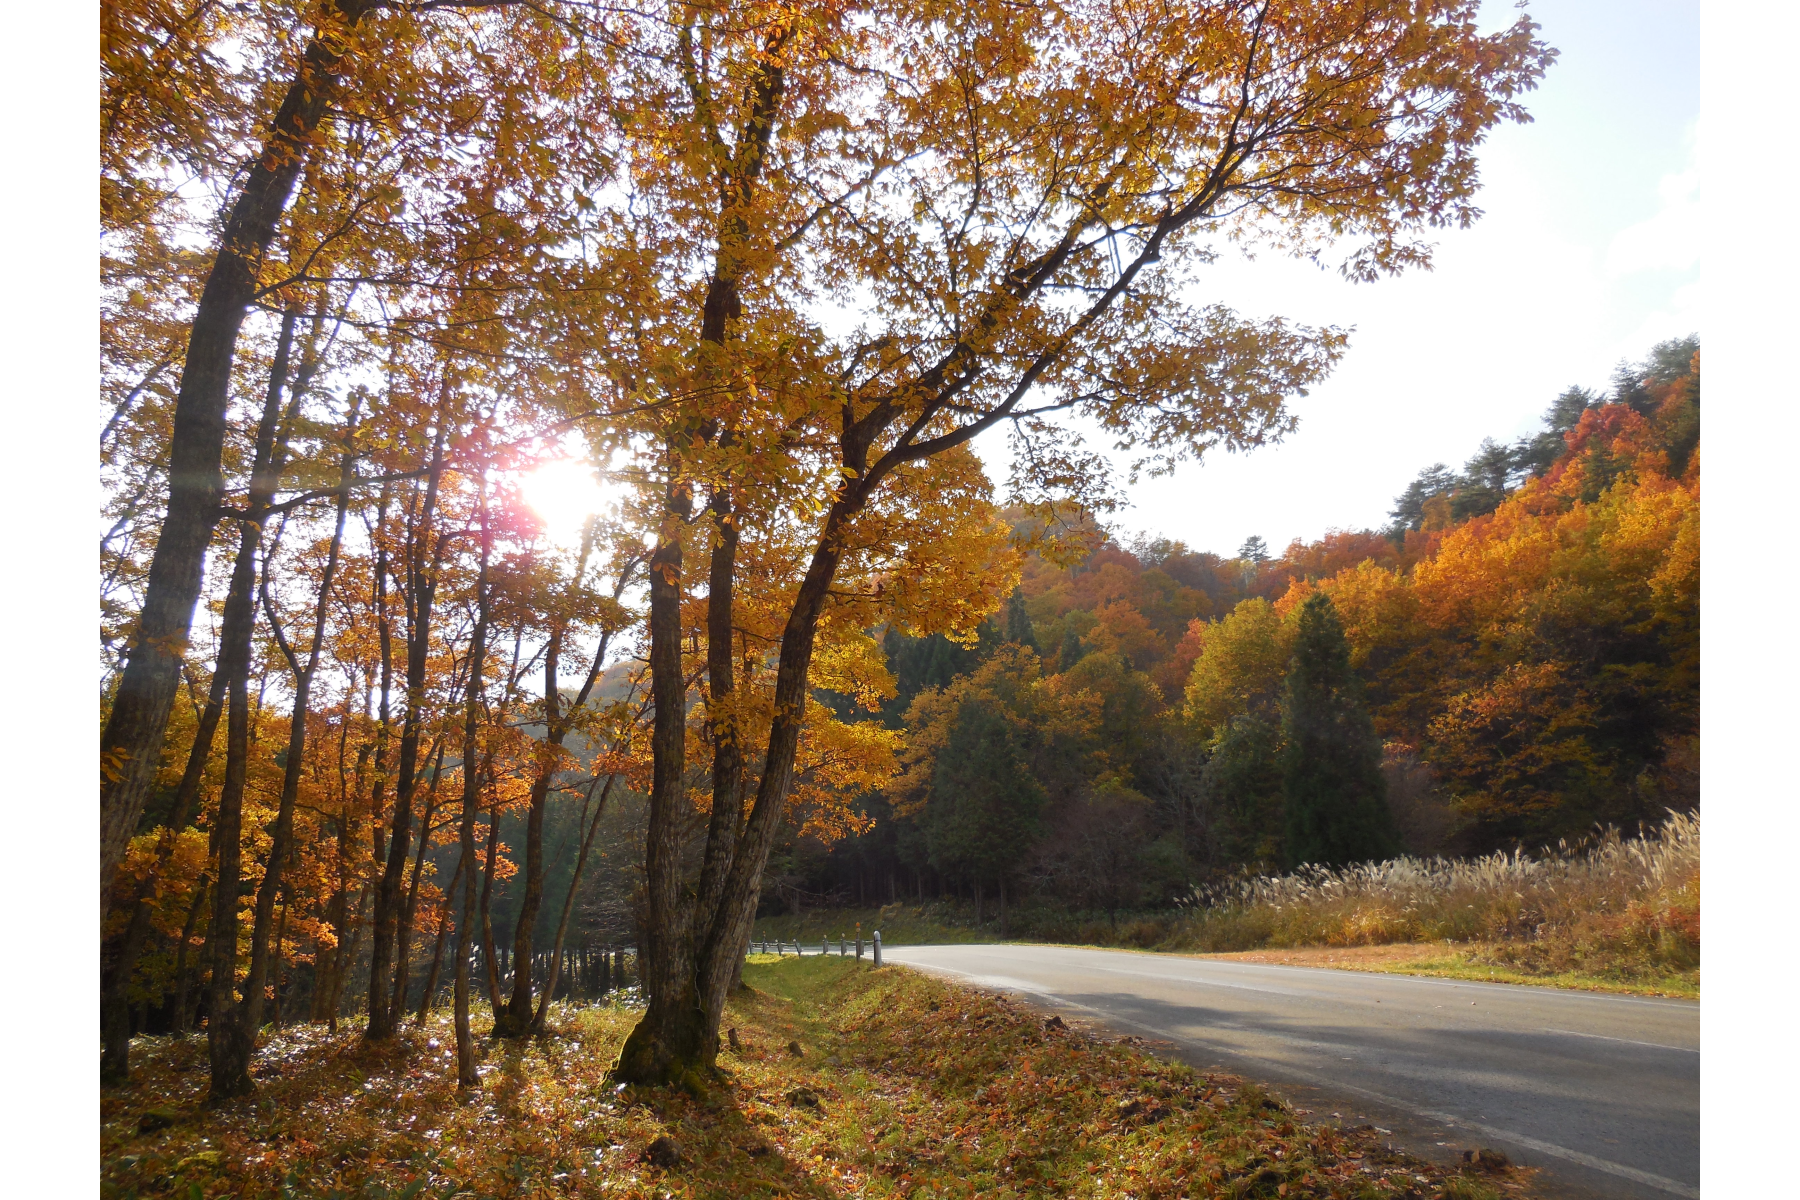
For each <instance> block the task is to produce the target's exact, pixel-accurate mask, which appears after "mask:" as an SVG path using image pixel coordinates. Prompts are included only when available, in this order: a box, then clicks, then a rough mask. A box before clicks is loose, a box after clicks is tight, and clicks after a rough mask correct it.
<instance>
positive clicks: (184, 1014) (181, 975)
mask: <svg viewBox="0 0 1800 1200" xmlns="http://www.w3.org/2000/svg"><path fill="white" fill-rule="evenodd" d="M209 882H210V881H209V880H208V879H207V877H206V874H205V873H204V872H202V873H201V875H200V879H199V882H197V883H196V884H195V885H194V900H193V903H191V904H189V905H188V915H187V921H186V922H185V923H183V925H182V926H181V944H180V945H179V946H177V947H176V948H175V1021H174V1025H175V1036H176V1037H182V1036H184V1035H185V1034H186V1033H187V1030H188V1016H189V1007H188V988H189V987H190V986H191V984H190V978H191V977H190V972H189V969H188V944H189V943H190V942H191V941H192V940H193V937H194V926H195V925H196V924H197V923H198V922H199V920H200V911H201V909H202V908H204V907H205V901H206V887H207V884H208V883H209ZM201 953H202V954H204V953H205V950H204V949H202V951H201Z"/></svg>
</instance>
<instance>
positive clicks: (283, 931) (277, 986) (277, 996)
mask: <svg viewBox="0 0 1800 1200" xmlns="http://www.w3.org/2000/svg"><path fill="white" fill-rule="evenodd" d="M287 918H288V896H287V889H285V888H283V889H282V893H281V918H280V919H279V920H278V921H276V923H275V954H274V957H275V962H274V965H273V967H272V968H271V969H270V972H269V974H270V977H271V978H272V979H273V981H274V983H273V986H272V987H271V988H270V989H269V990H270V991H271V992H272V993H273V994H274V1009H275V1012H274V1015H273V1016H272V1017H271V1020H272V1022H273V1023H274V1025H275V1028H277V1029H280V1028H281V947H282V943H283V942H284V941H286V940H287Z"/></svg>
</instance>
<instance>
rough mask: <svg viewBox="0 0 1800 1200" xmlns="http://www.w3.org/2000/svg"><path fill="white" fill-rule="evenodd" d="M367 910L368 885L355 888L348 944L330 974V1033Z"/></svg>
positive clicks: (334, 1024)
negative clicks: (353, 909) (354, 906)
mask: <svg viewBox="0 0 1800 1200" xmlns="http://www.w3.org/2000/svg"><path fill="white" fill-rule="evenodd" d="M368 912H369V885H368V884H366V883H365V884H363V886H362V887H361V888H359V889H357V893H356V919H355V920H354V921H352V922H351V924H350V944H349V948H348V949H343V948H342V943H341V942H340V943H339V945H340V949H339V952H338V962H337V970H335V971H333V972H332V976H331V1000H330V1002H329V1003H328V1004H327V1005H326V1016H325V1023H326V1026H327V1027H328V1028H329V1029H330V1031H331V1032H332V1033H336V1032H337V1025H338V1009H339V1008H340V1007H342V1005H343V1002H344V984H345V982H346V981H347V980H348V979H349V978H350V972H351V970H352V969H354V968H355V966H356V952H357V951H358V950H360V949H362V936H363V919H364V918H365V917H366V916H367V915H368Z"/></svg>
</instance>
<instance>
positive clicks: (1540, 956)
mask: <svg viewBox="0 0 1800 1200" xmlns="http://www.w3.org/2000/svg"><path fill="white" fill-rule="evenodd" d="M859 921H860V922H861V923H862V928H863V930H864V932H865V933H867V931H869V930H871V929H874V928H879V929H880V930H881V931H882V937H883V939H884V941H885V942H886V943H887V944H889V945H917V944H921V943H946V942H979V941H992V940H995V939H996V938H1001V937H1010V938H1012V939H1014V940H1020V941H1033V942H1053V943H1061V944H1066V945H1093V946H1115V947H1125V948H1134V949H1146V950H1151V949H1154V950H1173V951H1189V952H1199V953H1220V952H1230V951H1246V950H1261V949H1270V948H1276V949H1286V948H1299V947H1308V946H1339V947H1350V946H1377V945H1393V944H1405V943H1421V944H1422V943H1436V944H1439V945H1443V944H1445V943H1448V944H1449V945H1450V947H1452V948H1451V949H1448V950H1447V953H1448V954H1449V955H1450V957H1451V958H1453V959H1454V960H1455V961H1454V963H1447V964H1442V965H1444V969H1446V970H1452V971H1468V970H1479V969H1486V968H1491V969H1493V970H1494V971H1495V972H1496V973H1497V974H1496V976H1495V977H1500V978H1507V979H1516V980H1533V979H1537V980H1542V981H1544V982H1554V983H1558V984H1562V985H1572V986H1584V985H1585V986H1617V987H1624V988H1627V989H1633V990H1649V991H1671V992H1674V993H1677V994H1694V993H1697V991H1698V988H1699V975H1700V818H1699V817H1698V816H1697V815H1693V814H1679V813H1671V814H1670V815H1669V817H1668V818H1667V819H1666V820H1665V821H1664V822H1663V823H1662V824H1661V825H1660V826H1658V827H1657V828H1655V829H1653V830H1648V831H1645V832H1644V833H1643V834H1642V835H1641V836H1638V837H1634V838H1625V837H1622V836H1620V835H1619V833H1618V832H1617V831H1616V830H1608V831H1605V832H1604V833H1602V834H1600V835H1598V836H1597V837H1596V838H1594V839H1593V840H1592V841H1590V842H1588V843H1585V844H1580V845H1575V846H1571V845H1569V844H1567V843H1563V844H1560V845H1558V846H1557V847H1555V848H1553V849H1550V850H1548V851H1545V852H1542V853H1539V854H1525V853H1522V852H1513V853H1496V854H1490V855H1487V856H1485V857H1481V858H1474V859H1445V858H1430V859H1420V858H1410V857H1402V858H1397V859H1393V860H1390V861H1388V862H1382V863H1366V864H1361V865H1358V866H1353V867H1346V868H1343V869H1340V870H1328V869H1324V868H1303V869H1302V870H1300V871H1297V872H1294V873H1291V874H1287V875H1260V876H1255V877H1251V878H1246V879H1240V880H1235V881H1232V882H1230V883H1227V884H1223V885H1217V886H1213V887H1210V888H1202V889H1197V890H1196V891H1195V893H1194V894H1193V895H1192V897H1190V899H1189V901H1188V902H1187V903H1185V904H1183V905H1182V906H1181V907H1178V908H1176V909H1174V910H1172V911H1171V910H1164V911H1161V912H1155V913H1130V914H1096V913H1071V912H1068V911H1064V910H1059V909H1056V908H1054V907H1051V906H1047V905H1044V904H1041V903H1038V904H1028V905H1017V906H1015V908H1014V911H1013V912H1012V913H1010V914H1008V921H1007V926H1006V927H1005V928H1004V930H1003V927H1002V926H1001V925H1000V923H999V922H998V920H989V921H987V922H985V923H982V924H980V925H977V924H976V923H975V922H974V921H973V919H972V913H971V910H970V909H969V908H968V906H966V905H958V904H955V903H946V902H941V901H940V902H934V903H930V904H923V905H918V906H913V905H906V904H897V905H890V906H889V907H887V908H884V909H879V910H875V909H868V910H860V911H842V910H839V911H821V912H815V913H809V914H804V915H801V916H788V917H775V918H765V919H762V920H759V921H758V922H757V931H756V935H755V936H757V937H759V938H769V939H775V938H779V939H783V940H786V941H789V942H791V941H792V940H793V939H794V938H796V937H797V938H799V939H800V940H801V943H802V945H803V946H805V947H806V948H807V949H809V950H811V951H813V952H815V953H816V952H817V951H818V949H819V943H820V941H821V939H823V938H825V937H828V936H829V937H835V936H837V935H838V934H840V933H843V934H849V933H850V931H851V929H852V926H853V925H854V923H856V922H859ZM833 944H834V945H835V942H834V943H833Z"/></svg>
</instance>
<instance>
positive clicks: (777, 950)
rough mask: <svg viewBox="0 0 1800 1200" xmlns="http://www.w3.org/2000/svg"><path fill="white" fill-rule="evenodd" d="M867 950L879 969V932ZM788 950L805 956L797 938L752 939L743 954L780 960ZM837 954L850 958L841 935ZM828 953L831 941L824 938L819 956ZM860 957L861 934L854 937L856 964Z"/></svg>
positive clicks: (847, 944)
mask: <svg viewBox="0 0 1800 1200" xmlns="http://www.w3.org/2000/svg"><path fill="white" fill-rule="evenodd" d="M771 946H773V947H774V949H773V950H771V949H770V947H771ZM869 948H870V950H871V952H872V953H873V954H874V956H875V965H876V966H878V967H879V966H880V965H881V930H879V929H877V930H876V931H875V932H874V934H873V935H871V937H870V939H869ZM789 950H792V951H793V953H794V957H795V958H804V957H805V956H806V949H805V947H803V946H802V945H801V944H800V940H799V939H798V938H796V939H794V940H793V941H791V942H790V941H787V940H786V939H783V938H777V939H776V940H774V941H772V942H771V941H769V940H768V939H766V938H752V939H751V940H750V945H749V946H748V947H747V948H746V949H745V953H746V954H773V955H775V956H776V957H777V958H780V957H782V956H784V955H786V954H787V953H788V951H789ZM837 952H838V957H839V958H848V957H850V953H851V951H850V939H848V938H846V937H844V935H843V934H839V935H838V938H837ZM830 953H831V939H830V938H825V939H823V940H822V941H821V942H820V943H819V954H820V955H821V956H823V955H826V954H830ZM862 956H863V939H862V934H860V933H859V934H857V935H856V959H857V961H858V962H861V961H862Z"/></svg>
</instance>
